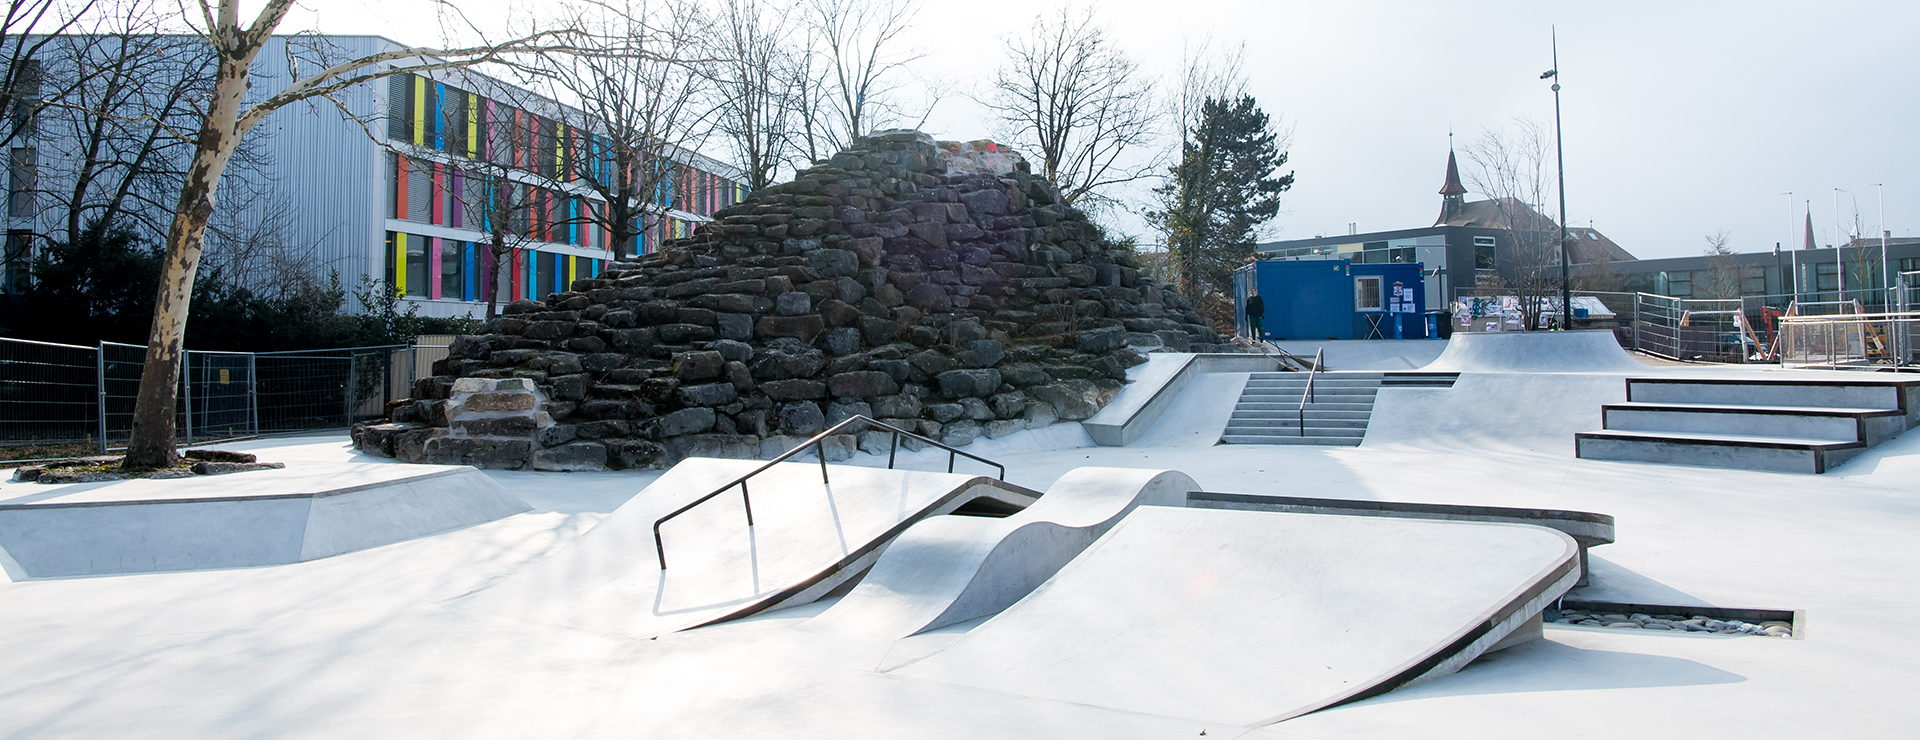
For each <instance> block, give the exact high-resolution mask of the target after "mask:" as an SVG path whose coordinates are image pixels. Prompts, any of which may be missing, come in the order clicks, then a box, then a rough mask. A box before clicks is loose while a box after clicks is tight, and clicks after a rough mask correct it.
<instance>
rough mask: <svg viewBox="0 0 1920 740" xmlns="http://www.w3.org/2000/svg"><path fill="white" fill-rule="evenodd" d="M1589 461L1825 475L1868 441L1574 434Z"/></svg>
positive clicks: (1577, 447) (1580, 452) (1581, 455)
mask: <svg viewBox="0 0 1920 740" xmlns="http://www.w3.org/2000/svg"><path fill="white" fill-rule="evenodd" d="M1573 439H1574V448H1575V451H1574V456H1575V457H1579V458H1582V459H1586V460H1624V461H1632V462H1649V463H1663V464H1668V465H1691V466H1706V467H1718V468H1737V469H1742V470H1769V471H1773V472H1776V473H1810V474H1814V475H1819V474H1821V473H1825V472H1827V470H1828V469H1830V468H1833V467H1834V466H1837V465H1839V464H1840V463H1843V462H1846V461H1847V460H1851V459H1853V458H1854V457H1855V456H1857V455H1859V454H1860V453H1862V452H1865V451H1866V450H1867V444H1866V443H1865V442H1833V441H1828V440H1817V439H1769V438H1765V437H1733V436H1712V435H1705V434H1689V433H1684V432H1635V431H1626V430H1620V431H1599V432H1579V433H1576V434H1574V435H1573Z"/></svg>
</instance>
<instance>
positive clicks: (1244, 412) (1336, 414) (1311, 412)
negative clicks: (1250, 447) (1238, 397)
mask: <svg viewBox="0 0 1920 740" xmlns="http://www.w3.org/2000/svg"><path fill="white" fill-rule="evenodd" d="M1306 415H1307V419H1309V420H1312V419H1353V420H1356V421H1360V422H1365V421H1366V420H1367V419H1368V418H1369V417H1371V416H1372V414H1369V413H1367V412H1365V411H1325V410H1322V409H1316V408H1308V409H1307V411H1306ZM1233 418H1235V419H1298V418H1300V412H1299V411H1296V410H1287V411H1264V410H1251V409H1234V411H1233Z"/></svg>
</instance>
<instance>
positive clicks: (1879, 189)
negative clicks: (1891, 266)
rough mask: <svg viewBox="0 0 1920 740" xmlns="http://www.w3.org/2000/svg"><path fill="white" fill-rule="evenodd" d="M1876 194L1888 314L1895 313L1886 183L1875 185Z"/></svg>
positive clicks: (1882, 282)
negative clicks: (1888, 252) (1889, 261)
mask: <svg viewBox="0 0 1920 740" xmlns="http://www.w3.org/2000/svg"><path fill="white" fill-rule="evenodd" d="M1873 191H1874V194H1875V195H1876V196H1877V197H1879V199H1880V305H1881V307H1883V308H1885V309H1886V312H1887V313H1893V273H1891V272H1888V271H1887V267H1888V265H1887V186H1886V183H1881V182H1876V183H1874V184H1873Z"/></svg>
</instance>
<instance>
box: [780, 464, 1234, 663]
mask: <svg viewBox="0 0 1920 740" xmlns="http://www.w3.org/2000/svg"><path fill="white" fill-rule="evenodd" d="M1198 487H1199V485H1198V484H1196V483H1194V481H1193V478H1191V477H1188V476H1187V474H1185V473H1182V472H1179V471H1175V470H1142V469H1132V468H1077V469H1075V470H1072V471H1069V472H1068V473H1067V474H1066V475H1064V476H1062V477H1061V478H1060V480H1058V481H1056V482H1055V483H1054V484H1053V486H1052V487H1050V488H1048V489H1047V492H1046V494H1045V495H1043V496H1041V497H1040V501H1039V502H1038V503H1036V504H1034V505H1032V506H1030V507H1027V509H1026V510H1025V511H1022V512H1020V513H1018V514H1015V515H1013V516H1010V517H1007V518H1005V519H980V518H976V517H934V518H931V519H927V520H925V521H922V522H920V523H919V524H916V525H914V526H913V527H912V528H911V529H908V530H907V531H906V533H905V534H903V535H901V536H900V538H899V539H898V540H895V541H894V543H893V544H892V545H889V546H888V547H887V550H886V552H885V553H884V554H883V555H881V557H880V560H879V562H877V563H875V564H874V566H873V570H872V571H870V572H868V574H867V576H866V578H865V579H863V580H862V581H861V582H860V585H858V586H855V587H854V589H853V591H852V592H850V593H848V594H847V596H846V598H844V599H841V600H840V602H839V603H838V604H835V605H834V606H833V607H832V608H830V609H828V610H826V611H825V612H823V613H821V614H820V616H818V617H814V618H813V619H811V620H809V621H808V622H807V625H806V626H807V628H808V629H815V630H823V631H829V632H838V633H843V634H855V635H860V636H864V637H872V638H876V639H898V638H902V637H907V636H910V635H915V634H919V633H921V632H925V631H927V630H932V629H938V628H941V627H945V626H947V625H951V624H957V623H960V622H965V621H967V620H970V619H978V618H980V617H984V616H989V615H992V614H996V613H998V612H999V611H1000V610H1002V609H1005V608H1006V607H1007V606H1008V605H1010V604H1012V603H1014V602H1015V601H1019V600H1020V598H1021V597H1024V596H1026V595H1027V594H1028V593H1029V592H1031V591H1033V589H1034V588H1036V587H1038V586H1039V585H1040V584H1041V583H1042V582H1044V581H1046V580H1047V579H1048V578H1051V577H1052V576H1053V574H1054V573H1055V572H1057V571H1059V570H1060V568H1061V566H1064V565H1066V564H1067V562H1068V561H1070V560H1072V559H1073V558H1074V557H1075V556H1078V555H1079V554H1080V553H1081V551H1083V550H1085V549H1086V548H1087V546H1089V545H1091V544H1093V542H1094V540H1097V539H1099V538H1100V535H1102V534H1105V533H1106V531H1107V530H1108V529H1109V528H1111V527H1112V526H1113V524H1114V522H1117V521H1119V520H1120V518H1121V517H1124V516H1126V515H1127V513H1128V512H1130V511H1133V509H1134V507H1136V506H1141V505H1154V506H1181V505H1184V503H1185V501H1186V497H1187V492H1188V491H1192V490H1194V489H1196V488H1198Z"/></svg>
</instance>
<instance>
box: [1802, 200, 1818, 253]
mask: <svg viewBox="0 0 1920 740" xmlns="http://www.w3.org/2000/svg"><path fill="white" fill-rule="evenodd" d="M1808 206H1809V210H1808V211H1807V239H1806V243H1805V244H1804V245H1802V246H1801V247H1800V248H1801V249H1818V248H1820V242H1818V241H1816V240H1815V239H1814V238H1813V211H1812V210H1811V206H1812V204H1811V203H1809V204H1808Z"/></svg>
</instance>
